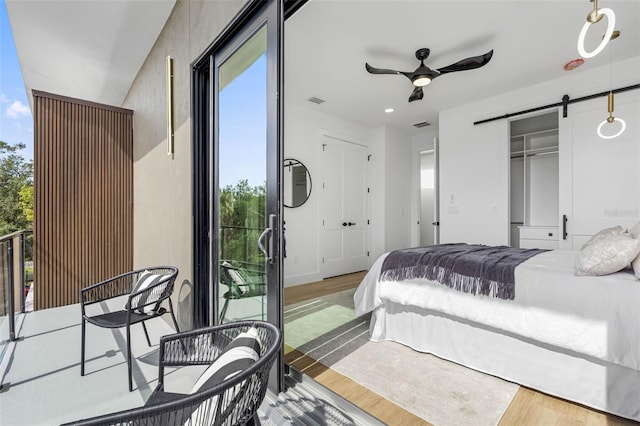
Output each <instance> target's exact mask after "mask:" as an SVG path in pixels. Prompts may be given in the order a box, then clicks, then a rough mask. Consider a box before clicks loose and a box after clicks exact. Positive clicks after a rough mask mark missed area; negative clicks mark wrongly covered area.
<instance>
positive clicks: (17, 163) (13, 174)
mask: <svg viewBox="0 0 640 426" xmlns="http://www.w3.org/2000/svg"><path fill="white" fill-rule="evenodd" d="M25 147H26V146H25V144H23V143H17V144H14V145H11V144H9V143H7V142H3V141H0V183H1V184H0V235H6V234H9V233H11V232H14V231H19V230H21V229H31V227H32V226H33V162H32V161H27V160H25V159H24V157H22V155H20V151H21V150H23V149H25Z"/></svg>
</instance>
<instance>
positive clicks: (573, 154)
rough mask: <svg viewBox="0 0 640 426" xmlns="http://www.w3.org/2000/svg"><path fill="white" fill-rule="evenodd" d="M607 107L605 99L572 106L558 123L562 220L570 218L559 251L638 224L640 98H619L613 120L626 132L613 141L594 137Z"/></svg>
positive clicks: (633, 93)
mask: <svg viewBox="0 0 640 426" xmlns="http://www.w3.org/2000/svg"><path fill="white" fill-rule="evenodd" d="M603 104H604V106H605V107H606V102H605V98H604V97H603V98H598V99H595V100H592V101H589V102H584V103H580V104H577V105H575V107H574V106H573V105H572V107H571V110H570V111H571V112H570V114H569V117H568V118H566V119H562V120H561V121H560V124H561V125H562V126H564V130H565V135H566V136H565V137H564V138H563V139H561V144H560V149H561V151H560V156H561V164H560V182H561V188H560V190H561V197H560V215H566V217H567V223H566V232H567V235H566V238H565V239H563V240H561V248H565V249H573V250H579V249H580V247H582V245H583V244H584V243H585V242H586V241H587V240H588V239H589V237H590V236H591V235H593V234H595V233H596V232H598V231H599V230H601V229H603V228H608V227H612V226H615V225H620V226H622V227H624V228H627V227H631V226H633V225H634V224H635V223H637V221H638V220H640V144H639V143H638V141H639V140H640V126H638V120H637V117H640V94H638V93H637V92H636V91H629V92H624V93H620V94H618V95H616V98H615V116H616V117H621V118H623V119H625V120H626V121H627V128H626V130H625V132H624V133H623V134H622V135H620V136H618V137H617V138H615V139H610V140H607V139H601V138H600V137H598V135H597V133H596V128H597V126H598V124H599V123H600V122H601V121H602V120H604V119H605V118H606V113H607V111H606V108H603ZM616 124H617V123H616ZM614 129H615V130H617V128H614ZM607 130H608V129H607ZM608 131H611V132H612V131H613V130H608ZM560 227H561V228H562V220H560Z"/></svg>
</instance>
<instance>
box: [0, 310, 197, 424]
mask: <svg viewBox="0 0 640 426" xmlns="http://www.w3.org/2000/svg"><path fill="white" fill-rule="evenodd" d="M123 300H126V299H124V298H119V299H114V300H113V301H111V302H110V303H109V304H103V305H102V306H101V307H100V308H101V309H103V310H104V311H109V310H111V311H113V310H118V309H120V308H121V306H122V305H123V304H124V301H123ZM164 319H165V318H164V317H163V318H156V319H153V320H150V321H147V329H148V331H149V337H150V338H151V343H152V346H151V347H149V346H148V344H147V341H146V338H145V336H144V331H143V329H142V325H141V324H136V325H134V326H132V327H131V344H132V346H131V349H132V354H133V364H132V365H133V367H132V368H133V386H134V389H133V392H129V390H128V382H127V362H126V358H125V356H126V348H127V346H126V337H125V329H105V328H100V327H95V326H93V325H91V324H87V329H86V363H85V376H84V377H82V376H80V344H81V335H80V329H81V326H80V323H81V314H80V305H70V306H65V307H61V308H54V309H46V310H42V311H36V312H30V313H27V314H24V318H23V321H22V325H21V328H20V330H19V333H18V337H19V338H20V340H19V341H18V342H17V343H16V345H15V350H14V352H13V355H12V358H11V360H10V363H9V365H8V368H7V372H6V374H5V377H4V381H3V390H2V392H1V393H0V425H12V426H17V425H56V424H60V423H64V422H69V421H73V420H78V419H82V418H87V417H93V416H97V415H100V414H106V413H110V412H114V411H119V410H125V409H128V408H133V407H139V406H142V405H144V403H145V401H146V400H147V398H148V397H149V395H150V394H151V393H152V392H153V389H154V388H155V386H156V384H157V379H158V342H159V339H160V336H162V335H165V334H170V333H174V330H173V329H172V328H171V327H170V326H169V324H168V323H167V322H166V321H164ZM166 319H167V320H169V321H170V318H169V315H166ZM165 371H166V374H165V380H166V386H165V388H166V390H168V391H172V392H188V391H189V390H190V389H191V386H192V385H193V383H194V381H195V380H196V379H197V377H198V376H199V375H200V373H201V371H202V367H188V368H181V369H178V370H176V369H173V370H165Z"/></svg>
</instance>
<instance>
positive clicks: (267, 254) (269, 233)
mask: <svg viewBox="0 0 640 426" xmlns="http://www.w3.org/2000/svg"><path fill="white" fill-rule="evenodd" d="M275 226H276V215H275V214H270V215H269V227H268V228H266V229H265V230H264V231H262V234H260V236H259V237H258V248H259V249H260V251H261V252H262V254H264V259H265V260H266V261H267V262H269V263H273V252H274V238H273V230H274V229H275ZM266 238H268V239H269V240H268V242H267V245H266V246H265V245H264V240H265V239H266Z"/></svg>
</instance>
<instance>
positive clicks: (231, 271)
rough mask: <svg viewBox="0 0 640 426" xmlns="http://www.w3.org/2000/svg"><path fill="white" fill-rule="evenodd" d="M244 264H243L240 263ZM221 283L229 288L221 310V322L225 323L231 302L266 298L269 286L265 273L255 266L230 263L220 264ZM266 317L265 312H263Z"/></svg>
mask: <svg viewBox="0 0 640 426" xmlns="http://www.w3.org/2000/svg"><path fill="white" fill-rule="evenodd" d="M240 263H242V262H240ZM220 283H221V284H223V285H225V286H227V287H228V288H229V290H228V291H225V292H224V294H223V295H222V297H223V298H224V304H223V305H222V309H221V310H220V315H219V320H220V322H221V323H222V322H224V320H225V316H226V315H227V309H228V308H229V301H230V300H240V299H246V298H250V297H256V296H265V295H266V294H267V286H266V283H265V277H264V271H262V270H260V269H259V268H256V267H255V266H253V265H250V264H246V265H245V267H240V266H235V265H233V264H231V263H230V262H228V261H226V260H225V261H222V262H221V263H220ZM262 314H263V316H264V311H263V312H262Z"/></svg>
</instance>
